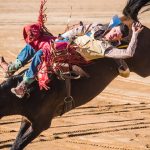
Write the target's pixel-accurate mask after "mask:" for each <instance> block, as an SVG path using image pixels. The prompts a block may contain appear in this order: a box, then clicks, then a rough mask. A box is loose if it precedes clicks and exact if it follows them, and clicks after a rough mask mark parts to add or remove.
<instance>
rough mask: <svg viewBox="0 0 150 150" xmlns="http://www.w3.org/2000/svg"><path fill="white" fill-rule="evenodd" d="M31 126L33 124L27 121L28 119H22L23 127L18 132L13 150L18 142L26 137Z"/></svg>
mask: <svg viewBox="0 0 150 150" xmlns="http://www.w3.org/2000/svg"><path fill="white" fill-rule="evenodd" d="M30 126H31V123H30V122H29V121H28V120H26V119H24V118H23V119H22V122H21V126H20V130H19V132H18V135H17V137H16V140H15V141H14V143H13V145H12V149H13V147H14V145H16V144H17V142H18V141H19V140H20V138H22V136H23V135H24V133H25V132H26V131H27V130H28V128H29V127H30Z"/></svg>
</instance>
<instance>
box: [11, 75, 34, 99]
mask: <svg viewBox="0 0 150 150" xmlns="http://www.w3.org/2000/svg"><path fill="white" fill-rule="evenodd" d="M33 81H35V79H34V78H27V77H26V76H25V75H24V77H23V81H21V82H20V83H19V84H18V85H17V87H15V88H12V89H11V92H12V93H14V94H15V95H16V96H17V97H19V98H23V97H24V96H25V94H26V93H28V91H27V90H28V86H29V85H30V84H31V83H32V82H33Z"/></svg>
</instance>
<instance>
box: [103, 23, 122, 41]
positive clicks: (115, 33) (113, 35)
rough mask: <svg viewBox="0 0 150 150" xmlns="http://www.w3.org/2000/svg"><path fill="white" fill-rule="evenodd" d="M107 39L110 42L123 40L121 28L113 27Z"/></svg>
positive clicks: (106, 36)
mask: <svg viewBox="0 0 150 150" xmlns="http://www.w3.org/2000/svg"><path fill="white" fill-rule="evenodd" d="M105 38H106V39H107V40H108V41H119V40H121V39H122V33H121V30H120V26H117V27H113V28H112V29H111V30H110V31H109V32H108V33H107V34H106V35H105Z"/></svg>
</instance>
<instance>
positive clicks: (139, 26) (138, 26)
mask: <svg viewBox="0 0 150 150" xmlns="http://www.w3.org/2000/svg"><path fill="white" fill-rule="evenodd" d="M142 30H143V26H142V24H141V23H140V22H135V23H133V24H132V31H133V34H136V35H138V34H139V33H140V32H141V31H142Z"/></svg>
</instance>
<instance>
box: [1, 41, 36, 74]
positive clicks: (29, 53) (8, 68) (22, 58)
mask: <svg viewBox="0 0 150 150" xmlns="http://www.w3.org/2000/svg"><path fill="white" fill-rule="evenodd" d="M35 53H36V51H35V50H34V49H33V48H32V47H31V46H30V45H29V44H27V45H26V46H25V47H24V48H23V49H22V51H21V52H20V53H19V55H18V56H17V59H16V60H15V61H14V62H13V63H9V64H8V63H7V62H6V61H5V60H4V58H3V57H1V58H0V66H1V67H2V68H3V69H4V71H5V72H6V74H7V77H9V76H11V75H13V74H14V73H15V72H16V71H17V70H18V69H20V68H21V67H22V66H23V65H25V64H26V63H27V62H28V61H29V60H30V59H31V58H32V57H33V56H34V54H35Z"/></svg>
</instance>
